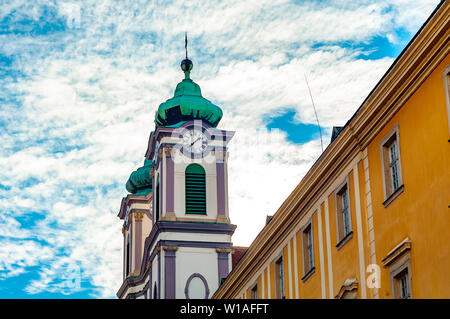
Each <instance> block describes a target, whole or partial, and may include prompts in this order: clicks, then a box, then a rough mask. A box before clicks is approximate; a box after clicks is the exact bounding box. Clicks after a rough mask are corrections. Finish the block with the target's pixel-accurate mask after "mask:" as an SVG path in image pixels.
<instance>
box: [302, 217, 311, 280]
mask: <svg viewBox="0 0 450 319" xmlns="http://www.w3.org/2000/svg"><path fill="white" fill-rule="evenodd" d="M302 244H303V273H304V278H302V279H306V278H305V276H307V275H308V273H309V272H310V271H311V270H312V269H313V268H314V248H313V235H312V228H311V223H310V224H309V225H308V226H306V227H305V228H304V230H303V231H302Z"/></svg>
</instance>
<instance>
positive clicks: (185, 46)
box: [184, 32, 188, 59]
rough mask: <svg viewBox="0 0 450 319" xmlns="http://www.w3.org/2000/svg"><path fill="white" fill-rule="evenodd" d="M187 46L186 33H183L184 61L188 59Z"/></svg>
mask: <svg viewBox="0 0 450 319" xmlns="http://www.w3.org/2000/svg"><path fill="white" fill-rule="evenodd" d="M187 45H188V40H187V32H185V33H184V48H185V49H186V59H187V58H188V52H187Z"/></svg>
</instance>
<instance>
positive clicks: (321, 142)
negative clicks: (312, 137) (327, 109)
mask: <svg viewBox="0 0 450 319" xmlns="http://www.w3.org/2000/svg"><path fill="white" fill-rule="evenodd" d="M303 75H304V76H305V81H306V85H307V86H308V91H309V96H310V97H311V102H312V105H313V109H314V114H316V119H317V125H318V126H319V133H320V145H321V146H322V153H323V141H322V129H321V128H320V123H319V117H318V116H317V112H316V106H315V105H314V100H313V97H312V94H311V89H310V88H309V83H308V78H307V77H306V74H303Z"/></svg>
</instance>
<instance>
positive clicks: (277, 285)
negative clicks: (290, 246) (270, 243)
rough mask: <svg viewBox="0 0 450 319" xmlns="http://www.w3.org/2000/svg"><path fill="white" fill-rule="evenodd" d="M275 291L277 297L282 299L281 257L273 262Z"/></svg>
mask: <svg viewBox="0 0 450 319" xmlns="http://www.w3.org/2000/svg"><path fill="white" fill-rule="evenodd" d="M275 293H276V297H277V298H279V299H284V297H285V296H284V273H283V257H280V258H279V259H278V260H277V261H276V262H275Z"/></svg>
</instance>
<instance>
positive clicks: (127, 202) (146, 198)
mask: <svg viewBox="0 0 450 319" xmlns="http://www.w3.org/2000/svg"><path fill="white" fill-rule="evenodd" d="M152 197H153V192H150V193H148V194H147V195H133V194H128V195H127V196H126V197H124V198H122V201H121V203H120V209H119V213H118V214H117V216H118V217H119V218H120V219H124V218H125V215H126V211H127V207H129V206H131V205H132V204H137V203H140V204H151V200H152ZM141 210H142V211H144V210H143V209H141Z"/></svg>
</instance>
